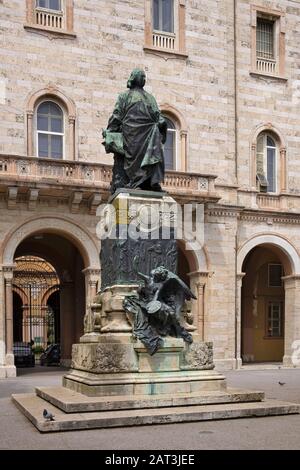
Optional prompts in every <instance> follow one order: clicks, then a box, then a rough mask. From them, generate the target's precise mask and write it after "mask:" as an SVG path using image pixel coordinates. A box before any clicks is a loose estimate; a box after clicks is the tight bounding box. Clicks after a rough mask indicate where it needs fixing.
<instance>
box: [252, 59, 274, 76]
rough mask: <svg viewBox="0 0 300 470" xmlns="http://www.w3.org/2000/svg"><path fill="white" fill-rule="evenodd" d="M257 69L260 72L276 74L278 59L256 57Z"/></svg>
mask: <svg viewBox="0 0 300 470" xmlns="http://www.w3.org/2000/svg"><path fill="white" fill-rule="evenodd" d="M256 70H257V72H259V73H265V74H269V75H276V73H277V64H276V60H271V59H260V58H257V59H256Z"/></svg>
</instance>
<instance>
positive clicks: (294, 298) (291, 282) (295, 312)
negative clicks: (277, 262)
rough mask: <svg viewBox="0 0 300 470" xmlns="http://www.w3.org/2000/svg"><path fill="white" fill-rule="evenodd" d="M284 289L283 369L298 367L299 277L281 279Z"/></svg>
mask: <svg viewBox="0 0 300 470" xmlns="http://www.w3.org/2000/svg"><path fill="white" fill-rule="evenodd" d="M283 281H284V288H285V322H284V356H283V365H284V366H285V367H295V366H298V367H299V366H300V276H299V275H296V276H295V275H293V276H286V277H283Z"/></svg>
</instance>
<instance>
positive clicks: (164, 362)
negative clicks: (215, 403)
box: [63, 335, 226, 396]
mask: <svg viewBox="0 0 300 470" xmlns="http://www.w3.org/2000/svg"><path fill="white" fill-rule="evenodd" d="M213 368H214V365H213V355H212V343H203V342H199V341H197V340H196V341H195V342H194V343H193V344H191V345H188V344H185V343H184V341H183V340H182V339H179V338H166V339H165V341H164V345H163V347H162V348H161V349H159V350H158V351H157V353H156V354H155V355H153V356H150V355H149V354H148V352H147V350H146V348H145V346H144V345H143V344H142V343H141V342H140V341H133V338H132V336H126V335H103V336H102V337H101V341H100V342H98V343H81V344H75V345H73V350H72V366H71V371H70V373H69V374H67V375H66V376H65V377H64V379H63V385H64V386H65V387H67V388H69V389H71V390H74V391H76V392H79V393H82V394H84V395H88V396H110V395H147V394H150V395H155V394H157V395H158V394H159V395H161V394H171V393H184V394H189V393H194V392H198V391H201V390H224V389H225V387H226V382H225V377H224V376H223V375H221V374H219V373H217V372H215V371H214V370H213Z"/></svg>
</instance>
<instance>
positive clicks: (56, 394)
mask: <svg viewBox="0 0 300 470" xmlns="http://www.w3.org/2000/svg"><path fill="white" fill-rule="evenodd" d="M36 394H37V395H38V396H39V397H41V398H43V399H44V400H46V401H48V402H50V403H52V405H54V406H56V407H58V408H60V409H61V410H63V411H64V412H65V413H82V412H89V411H109V410H121V409H123V410H126V409H128V410H132V409H140V408H162V407H174V406H192V405H211V404H216V403H239V402H255V401H262V400H263V399H264V392H257V391H251V390H239V389H227V390H226V391H211V392H210V391H207V392H201V393H200V394H199V393H189V394H188V395H185V394H172V395H169V394H163V395H136V396H131V397H130V396H111V397H89V396H86V395H83V394H81V393H77V392H74V391H73V390H70V389H68V388H66V387H52V388H51V387H37V388H36Z"/></svg>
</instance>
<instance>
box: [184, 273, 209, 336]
mask: <svg viewBox="0 0 300 470" xmlns="http://www.w3.org/2000/svg"><path fill="white" fill-rule="evenodd" d="M188 276H189V277H190V278H191V290H192V291H193V292H194V294H195V295H196V297H197V300H195V301H193V304H192V314H193V317H194V324H195V327H196V328H197V334H198V335H199V336H200V338H201V340H202V341H204V337H205V286H206V283H207V279H208V276H209V273H208V272H207V271H194V272H192V273H189V274H188Z"/></svg>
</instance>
